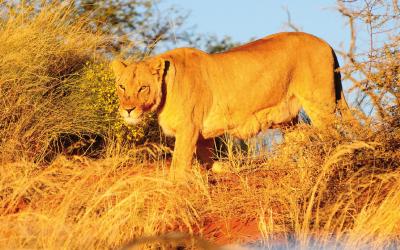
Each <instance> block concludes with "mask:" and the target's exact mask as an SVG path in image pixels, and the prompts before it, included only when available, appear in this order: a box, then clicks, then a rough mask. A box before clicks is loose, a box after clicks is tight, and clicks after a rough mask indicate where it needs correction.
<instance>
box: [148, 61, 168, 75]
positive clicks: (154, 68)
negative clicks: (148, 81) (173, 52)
mask: <svg viewBox="0 0 400 250" xmlns="http://www.w3.org/2000/svg"><path fill="white" fill-rule="evenodd" d="M149 65H150V69H151V73H152V74H153V75H159V76H160V78H161V77H162V75H163V74H164V68H165V60H164V59H163V58H159V57H156V58H154V59H152V60H151V61H150V62H149Z"/></svg>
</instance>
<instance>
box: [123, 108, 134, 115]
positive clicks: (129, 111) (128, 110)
mask: <svg viewBox="0 0 400 250" xmlns="http://www.w3.org/2000/svg"><path fill="white" fill-rule="evenodd" d="M125 110H126V112H128V115H129V114H130V113H131V112H132V111H133V110H135V108H130V109H125Z"/></svg>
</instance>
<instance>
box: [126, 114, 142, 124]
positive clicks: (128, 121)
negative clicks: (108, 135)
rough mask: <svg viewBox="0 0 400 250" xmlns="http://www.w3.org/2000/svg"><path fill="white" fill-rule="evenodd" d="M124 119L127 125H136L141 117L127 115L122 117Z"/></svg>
mask: <svg viewBox="0 0 400 250" xmlns="http://www.w3.org/2000/svg"><path fill="white" fill-rule="evenodd" d="M124 121H125V123H126V124H128V125H137V124H138V123H140V122H141V121H142V118H141V117H132V116H128V117H124Z"/></svg>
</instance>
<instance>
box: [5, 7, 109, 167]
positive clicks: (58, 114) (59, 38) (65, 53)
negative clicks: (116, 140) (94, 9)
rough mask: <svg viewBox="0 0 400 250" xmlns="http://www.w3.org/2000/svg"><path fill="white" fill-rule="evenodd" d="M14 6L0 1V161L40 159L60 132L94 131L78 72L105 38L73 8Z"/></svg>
mask: <svg viewBox="0 0 400 250" xmlns="http://www.w3.org/2000/svg"><path fill="white" fill-rule="evenodd" d="M11 3H12V2H11ZM11 3H7V2H1V1H0V4H1V5H0V6H1V10H0V11H1V13H0V16H1V17H3V19H0V72H1V74H0V94H1V98H0V103H1V104H0V105H1V107H4V108H1V109H0V138H1V141H0V145H1V148H2V150H1V152H0V155H1V157H0V160H6V161H8V160H13V159H18V158H20V157H29V158H35V159H36V160H41V159H42V158H43V157H44V156H45V153H46V149H47V148H48V147H49V146H51V142H52V141H53V140H54V139H56V138H57V137H58V136H59V135H60V134H63V133H68V134H78V133H79V132H81V131H85V132H90V131H96V122H95V121H93V119H95V116H94V115H93V114H91V113H90V112H87V110H85V109H84V103H83V100H84V95H83V94H82V93H79V91H76V82H77V81H78V75H77V72H79V70H80V68H82V66H83V65H84V63H85V62H86V61H88V60H91V59H94V58H95V57H96V50H98V49H99V48H100V47H101V46H102V44H104V42H105V41H106V39H105V37H102V36H100V35H97V34H90V33H88V31H87V29H86V28H85V25H86V23H85V20H80V19H77V18H76V17H74V11H73V10H72V9H71V8H70V6H69V5H58V4H50V5H48V6H45V7H43V9H42V10H41V11H37V10H35V9H34V8H32V7H29V6H24V5H23V4H17V5H16V6H15V7H12V6H11Z"/></svg>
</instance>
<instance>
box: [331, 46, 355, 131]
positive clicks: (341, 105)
mask: <svg viewBox="0 0 400 250" xmlns="http://www.w3.org/2000/svg"><path fill="white" fill-rule="evenodd" d="M332 55H333V58H334V72H335V73H334V74H335V75H334V78H335V79H334V80H335V92H336V93H335V94H336V105H337V109H338V111H339V112H340V114H341V116H342V117H343V118H344V119H345V120H346V121H354V122H356V123H358V122H357V120H356V119H355V117H354V116H353V114H352V113H351V110H350V107H349V104H348V103H347V101H346V98H345V97H344V92H343V85H342V76H341V74H340V66H339V62H338V59H337V57H336V53H335V52H334V51H333V49H332Z"/></svg>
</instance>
